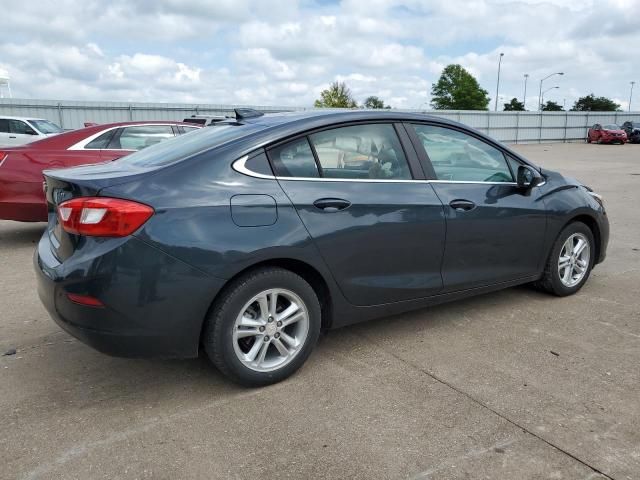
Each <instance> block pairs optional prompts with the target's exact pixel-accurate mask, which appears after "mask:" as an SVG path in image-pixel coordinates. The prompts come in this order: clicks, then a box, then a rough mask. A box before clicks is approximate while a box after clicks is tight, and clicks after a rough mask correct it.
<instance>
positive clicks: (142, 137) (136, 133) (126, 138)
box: [108, 125, 174, 150]
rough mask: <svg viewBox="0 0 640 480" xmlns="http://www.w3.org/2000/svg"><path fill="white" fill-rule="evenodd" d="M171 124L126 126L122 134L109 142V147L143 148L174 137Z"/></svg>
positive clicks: (121, 148)
mask: <svg viewBox="0 0 640 480" xmlns="http://www.w3.org/2000/svg"><path fill="white" fill-rule="evenodd" d="M173 136H174V135H173V129H172V128H171V125H141V126H136V127H124V128H123V129H122V132H121V133H120V135H117V136H115V137H114V138H113V139H112V140H111V142H110V143H109V146H108V148H109V149H116V150H142V149H143V148H146V147H149V146H151V145H155V144H156V143H160V142H162V141H164V140H167V139H169V138H173Z"/></svg>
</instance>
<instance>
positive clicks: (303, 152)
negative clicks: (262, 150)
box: [269, 137, 320, 178]
mask: <svg viewBox="0 0 640 480" xmlns="http://www.w3.org/2000/svg"><path fill="white" fill-rule="evenodd" d="M269 157H271V162H272V163H273V168H274V170H275V172H276V175H278V176H280V177H307V178H317V177H319V176H320V173H319V171H318V166H317V165H316V160H315V158H314V156H313V151H312V150H311V146H310V145H309V141H308V140H307V137H302V138H299V139H297V140H294V141H292V142H289V143H285V144H284V145H280V146H278V147H275V148H273V149H271V150H270V151H269Z"/></svg>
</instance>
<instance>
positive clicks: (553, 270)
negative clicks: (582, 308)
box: [535, 222, 596, 297]
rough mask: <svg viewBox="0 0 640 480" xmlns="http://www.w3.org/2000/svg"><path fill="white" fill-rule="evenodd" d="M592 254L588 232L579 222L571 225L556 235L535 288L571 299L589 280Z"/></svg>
mask: <svg viewBox="0 0 640 480" xmlns="http://www.w3.org/2000/svg"><path fill="white" fill-rule="evenodd" d="M595 253H596V249H595V241H594V237H593V233H592V232H591V229H590V228H589V227H587V226H586V225H585V224H584V223H582V222H573V223H570V224H569V225H567V226H566V227H565V228H564V229H563V230H562V231H561V232H560V235H558V238H557V239H556V241H555V243H554V245H553V248H552V249H551V254H550V255H549V258H548V260H547V263H546V265H545V269H544V273H543V274H542V277H541V278H540V280H539V281H538V282H536V284H535V285H536V287H538V288H539V289H541V290H544V291H545V292H548V293H552V294H554V295H557V296H559V297H565V296H567V295H573V294H574V293H576V292H577V291H578V290H580V289H581V288H582V286H583V285H584V284H585V283H586V281H587V279H588V278H589V275H590V273H591V269H592V268H593V264H594V260H595Z"/></svg>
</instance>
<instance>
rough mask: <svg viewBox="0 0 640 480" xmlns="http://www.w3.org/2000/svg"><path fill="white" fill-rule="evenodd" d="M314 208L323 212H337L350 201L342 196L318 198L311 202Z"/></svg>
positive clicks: (348, 204)
mask: <svg viewBox="0 0 640 480" xmlns="http://www.w3.org/2000/svg"><path fill="white" fill-rule="evenodd" d="M313 205H315V207H316V208H319V209H320V210H322V211H324V212H337V211H339V210H344V209H345V208H349V207H350V206H351V202H350V201H348V200H343V199H342V198H320V199H318V200H316V201H315V202H313Z"/></svg>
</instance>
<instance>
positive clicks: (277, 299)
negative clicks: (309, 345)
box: [232, 288, 309, 372]
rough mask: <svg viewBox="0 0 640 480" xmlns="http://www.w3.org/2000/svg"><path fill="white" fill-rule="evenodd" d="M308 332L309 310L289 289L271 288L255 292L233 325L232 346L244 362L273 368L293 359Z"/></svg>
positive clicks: (253, 366)
mask: <svg viewBox="0 0 640 480" xmlns="http://www.w3.org/2000/svg"><path fill="white" fill-rule="evenodd" d="M308 333H309V312H308V310H307V307H306V305H305V304H304V302H303V301H302V299H301V298H300V297H299V296H298V295H296V294H295V293H293V292H292V291H290V290H286V289H281V288H272V289H269V290H265V291H262V292H260V293H259V294H257V295H255V296H254V297H253V298H252V299H251V300H249V301H248V302H247V303H246V304H245V306H244V307H243V308H242V310H241V311H240V314H239V315H238V317H237V318H236V321H235V324H234V327H233V335H232V338H233V349H234V352H235V354H236V356H237V357H238V359H239V360H240V361H241V362H242V364H243V365H244V366H246V367H247V368H250V369H251V370H254V371H257V372H270V371H274V370H277V369H279V368H282V367H284V366H285V365H287V364H288V363H290V362H291V361H292V360H293V358H294V357H295V356H296V355H297V354H298V353H299V352H300V350H301V349H302V347H303V346H304V344H305V341H306V339H307V335H308Z"/></svg>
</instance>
